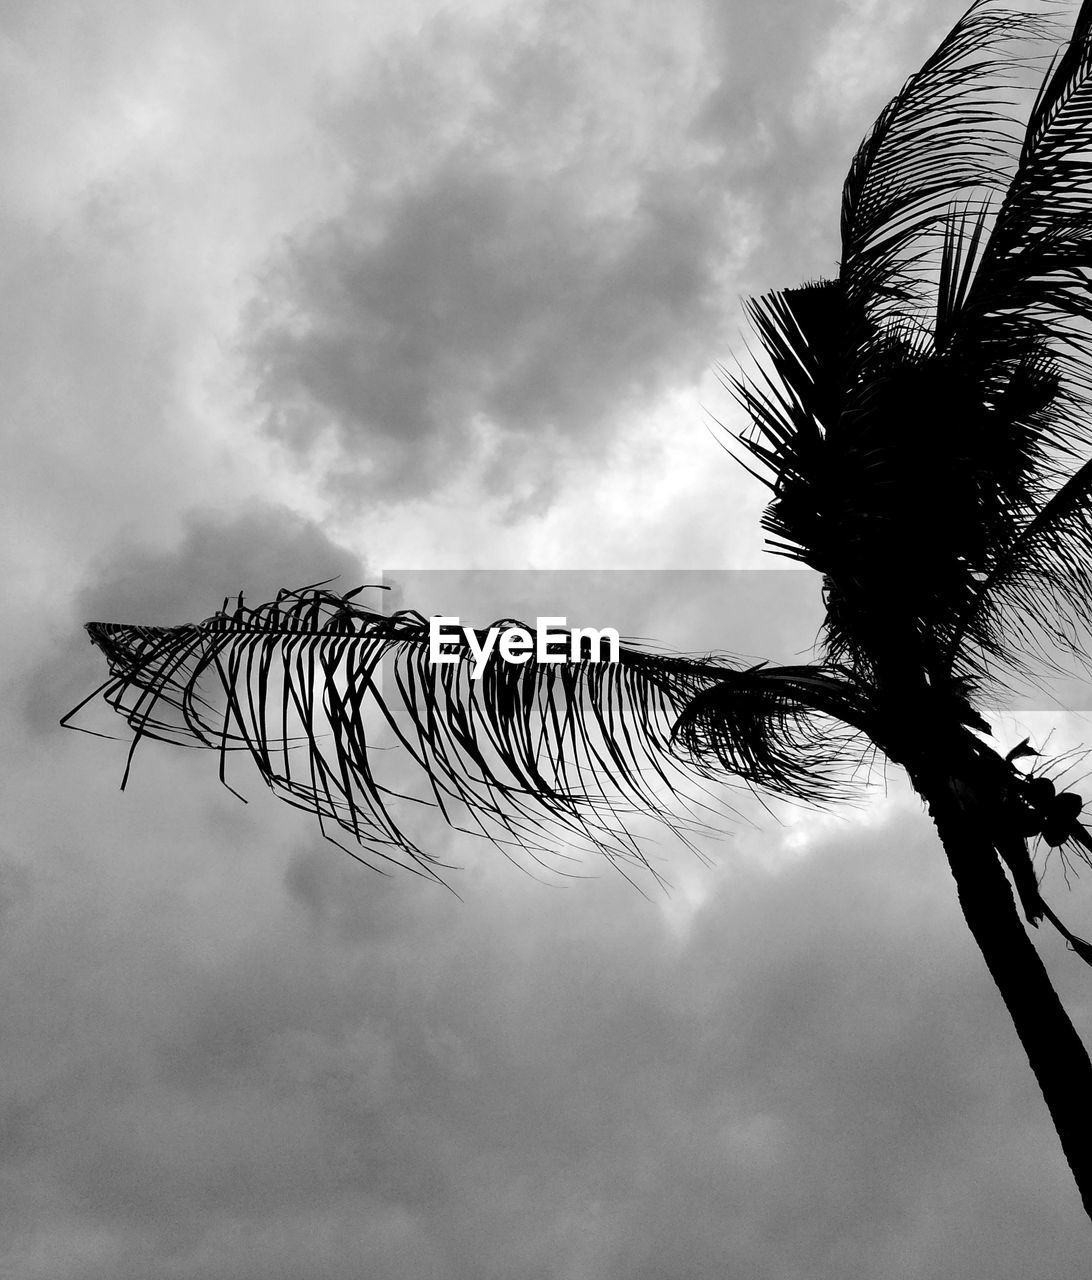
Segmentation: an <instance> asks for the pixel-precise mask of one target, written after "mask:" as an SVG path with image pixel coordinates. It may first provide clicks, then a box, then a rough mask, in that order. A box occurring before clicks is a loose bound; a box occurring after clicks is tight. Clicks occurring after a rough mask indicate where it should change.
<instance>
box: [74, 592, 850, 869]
mask: <svg viewBox="0 0 1092 1280" xmlns="http://www.w3.org/2000/svg"><path fill="white" fill-rule="evenodd" d="M356 594H357V593H355V592H353V593H350V594H349V595H347V596H338V595H335V594H333V593H331V592H329V591H326V590H324V589H322V588H321V587H312V588H305V589H303V590H300V591H291V592H289V591H282V592H281V593H280V594H279V595H278V597H277V599H276V600H274V601H272V602H269V603H267V604H263V605H259V606H257V607H255V608H250V607H247V606H246V605H245V604H244V603H243V600H242V597H240V598H239V601H238V604H237V606H236V607H235V608H234V609H233V610H229V608H228V606H227V603H226V602H225V607H224V609H223V610H221V611H220V612H218V613H216V614H215V615H213V616H212V617H210V618H208V619H207V620H206V621H204V622H202V623H199V624H196V625H190V626H181V627H139V626H128V625H118V624H105V623H92V624H89V626H88V628H87V629H88V632H89V634H90V637H91V639H92V641H93V642H94V643H95V644H96V645H97V646H98V647H99V648H100V649H101V650H102V652H103V653H104V654H105V656H106V658H107V660H108V662H109V666H110V672H111V675H110V679H109V680H108V681H107V682H106V683H105V684H103V685H102V686H101V687H100V688H99V689H98V690H96V691H95V692H94V693H93V694H92V695H90V697H89V698H88V699H85V700H84V702H83V703H81V704H80V707H77V708H75V709H74V710H73V712H70V713H69V715H68V716H66V717H65V721H64V722H62V723H65V722H68V721H70V720H71V719H72V717H73V716H74V715H75V714H76V712H77V711H79V710H80V708H82V707H83V706H85V705H86V704H87V703H88V702H89V701H91V699H92V698H95V697H96V696H99V695H101V696H102V697H103V698H104V699H105V701H106V703H107V704H108V705H109V706H111V707H112V708H113V709H114V710H115V711H117V712H119V713H120V714H121V715H122V716H124V718H125V719H126V721H127V722H128V724H129V726H130V727H131V728H132V730H133V731H134V737H133V740H132V745H131V747H130V757H129V759H130V762H131V760H132V753H133V751H134V750H135V748H136V746H137V744H138V743H139V742H140V740H141V739H143V738H152V739H159V740H163V741H167V742H173V743H178V744H182V745H188V746H197V747H205V748H211V749H212V750H214V751H216V752H217V753H218V755H219V758H220V776H221V780H223V781H224V782H225V783H226V782H227V778H226V765H227V761H228V759H229V757H230V755H231V753H233V752H237V751H242V752H244V753H246V754H248V755H249V756H250V758H251V759H252V760H253V762H254V764H255V765H256V766H257V769H258V772H259V774H260V775H261V777H262V778H263V779H264V781H265V782H266V783H267V784H268V786H269V787H270V788H272V790H273V791H274V792H275V793H277V794H278V795H280V796H281V797H282V798H284V799H286V800H287V801H288V802H289V803H291V804H293V805H296V806H297V807H300V808H303V809H306V810H309V811H312V812H314V813H316V814H317V815H318V817H319V820H320V823H322V824H324V825H323V830H324V831H325V824H326V823H327V822H331V821H332V822H333V823H335V824H337V825H338V826H340V827H341V828H343V829H344V830H345V831H347V832H349V833H350V834H351V835H352V836H353V837H354V838H355V840H356V841H358V842H359V843H360V844H361V845H363V846H365V847H366V848H367V849H368V850H371V851H372V852H374V853H376V854H377V855H378V856H379V857H380V858H385V859H387V860H390V861H394V862H398V863H400V864H401V865H404V866H410V867H411V868H413V869H415V870H417V871H420V872H422V873H424V874H435V871H434V870H433V868H434V867H435V866H437V865H443V864H441V863H439V861H438V859H437V858H435V857H434V856H432V855H430V854H429V853H427V852H425V851H424V850H423V849H422V848H421V847H420V845H419V843H418V842H417V841H415V840H414V839H413V838H411V836H410V835H409V834H408V833H407V831H406V829H405V827H404V825H403V819H402V817H401V816H400V810H401V809H404V808H405V806H406V804H411V805H412V804H413V803H421V802H424V803H426V804H430V805H434V806H436V807H438V808H439V810H440V812H441V813H442V815H443V816H444V818H445V819H446V820H447V821H448V822H449V823H450V824H451V825H453V826H456V827H458V828H459V829H460V830H469V831H471V832H473V833H474V834H479V835H486V836H488V837H489V838H491V839H493V840H494V841H496V842H497V843H500V844H501V845H502V846H507V845H517V846H520V847H522V848H524V849H527V850H532V851H534V850H541V849H543V848H544V847H546V846H545V845H544V844H543V836H544V834H545V833H549V834H550V835H551V836H552V837H553V838H554V842H555V843H556V842H557V840H562V841H564V840H570V841H571V840H573V839H581V840H590V842H591V843H592V844H593V845H594V846H595V847H596V848H598V849H599V850H601V851H602V852H605V853H607V854H608V855H609V856H611V857H612V858H614V859H616V860H623V861H624V860H627V859H628V860H634V859H636V860H639V861H640V860H643V859H642V855H641V854H640V852H639V849H638V846H637V843H636V841H635V839H634V837H633V836H632V834H631V833H630V831H629V828H628V827H627V818H629V817H631V816H633V815H634V814H636V813H645V814H652V815H653V816H655V817H658V818H659V819H660V820H661V821H663V822H666V823H667V824H668V825H669V826H673V827H675V828H676V829H679V830H681V826H680V823H679V821H678V817H677V809H674V808H672V807H671V802H673V801H674V800H675V799H676V798H677V795H678V792H679V790H680V788H681V787H682V785H683V782H684V780H689V781H691V782H693V781H694V780H695V779H696V780H698V781H699V782H701V781H703V780H705V779H708V778H710V777H711V776H713V775H714V774H715V773H719V770H720V768H721V767H722V766H725V765H727V766H728V767H729V768H731V769H732V771H733V772H734V773H735V774H736V775H737V776H738V777H739V778H741V779H743V780H744V781H746V782H748V783H751V784H754V785H761V786H764V787H768V788H770V789H772V790H774V791H776V792H778V793H779V794H782V795H786V796H789V797H793V798H797V799H808V800H813V801H814V800H823V799H831V798H835V797H837V796H840V795H841V794H842V791H841V782H840V772H839V769H840V765H841V764H842V762H843V761H844V760H845V759H846V758H847V757H846V749H847V747H848V745H849V738H848V735H843V736H842V737H839V736H838V735H837V734H832V732H831V729H830V717H832V716H839V715H841V716H842V717H843V718H847V717H848V718H850V719H858V720H859V719H860V717H861V715H862V714H863V712H862V709H861V707H859V706H857V705H856V704H857V702H858V701H859V699H857V698H856V695H855V694H854V691H853V690H852V688H851V686H850V685H849V683H848V682H847V681H846V680H844V679H842V678H840V677H838V676H837V675H836V674H833V673H826V672H824V671H823V670H822V669H818V668H817V669H814V670H811V669H808V668H798V667H794V668H786V669H779V668H772V669H771V668H751V669H743V670H739V669H736V668H735V667H733V666H732V665H731V664H730V663H729V662H728V661H727V660H726V659H723V658H715V657H707V658H700V659H699V658H692V657H686V656H681V655H672V654H666V653H660V652H655V651H651V650H648V649H642V648H639V647H637V646H634V645H630V644H623V645H621V646H620V647H619V653H618V661H617V662H595V661H591V660H590V658H588V659H584V660H581V661H565V662H560V663H554V662H543V661H538V660H537V659H536V660H530V661H527V662H525V663H523V664H517V663H514V662H511V661H506V660H504V659H503V658H502V657H501V656H500V652H499V644H498V646H497V648H495V649H494V650H493V652H492V655H491V656H490V658H489V659H488V661H486V662H485V663H484V665H483V669H482V671H481V673H480V678H478V679H474V678H473V675H472V671H473V668H474V665H475V662H474V655H473V653H472V650H471V648H470V646H469V643H468V641H467V640H465V639H461V640H460V641H459V642H457V643H456V644H455V645H454V646H453V652H452V656H453V657H454V658H455V661H454V662H453V663H450V664H443V665H437V664H434V663H433V662H432V660H431V658H430V654H429V639H430V627H429V620H428V619H426V618H425V617H423V616H422V615H421V614H419V613H416V612H412V611H400V612H397V613H394V614H391V615H389V616H388V615H384V614H381V613H378V612H375V611H373V610H370V609H368V608H365V607H363V606H362V605H360V604H358V603H356V602H355V601H354V598H353V597H354V596H355V595H356ZM520 625H522V624H519V623H518V622H516V621H514V620H511V619H506V620H504V621H502V622H500V623H497V624H495V629H496V630H497V631H498V632H500V633H503V632H504V631H506V630H510V629H512V628H514V627H517V626H520ZM478 638H479V642H480V641H481V640H482V639H483V638H484V633H479V634H478ZM390 747H395V748H397V749H398V751H397V752H396V754H397V755H398V756H399V757H400V760H401V763H400V764H396V765H395V767H394V768H393V770H392V769H391V768H389V767H388V766H389V764H390V757H389V754H388V748H390ZM407 764H412V765H415V766H416V771H417V774H418V777H419V778H420V779H421V780H422V781H423V786H422V787H419V788H418V789H417V790H416V791H406V790H404V786H405V783H404V778H405V774H406V769H405V767H404V766H405V765H407ZM392 774H393V776H391V775H392ZM127 777H128V765H127V767H126V776H125V778H124V779H123V783H122V785H123V786H124V785H125V781H126V780H127Z"/></svg>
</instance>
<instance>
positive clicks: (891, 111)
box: [730, 0, 1092, 681]
mask: <svg viewBox="0 0 1092 1280" xmlns="http://www.w3.org/2000/svg"><path fill="white" fill-rule="evenodd" d="M1090 27H1092V0H1086V3H1085V4H1083V5H1082V7H1081V10H1080V14H1079V16H1078V18H1077V22H1076V26H1075V28H1074V32H1073V36H1072V39H1071V41H1070V42H1069V44H1068V45H1067V46H1066V47H1065V48H1064V50H1063V51H1062V52H1061V53H1060V54H1059V55H1058V56H1057V57H1056V58H1055V59H1054V60H1053V62H1052V63H1051V64H1050V66H1049V69H1048V71H1047V74H1046V76H1045V78H1044V79H1043V81H1042V86H1041V89H1040V91H1039V94H1038V97H1037V98H1036V99H1035V101H1034V104H1033V105H1032V107H1031V110H1030V114H1029V115H1028V118H1027V121H1026V123H1025V124H1023V125H1022V126H1021V127H1020V128H1014V123H1015V124H1019V121H1018V120H1016V118H1015V116H1014V110H1015V103H1016V98H1015V97H1014V96H1013V93H1012V92H1010V90H1011V89H1013V88H1015V87H1016V80H1017V74H1016V73H1017V72H1018V71H1019V70H1020V69H1022V68H1023V69H1026V68H1027V66H1028V65H1029V63H1028V61H1027V60H1026V59H1023V55H1024V53H1025V52H1026V43H1027V41H1028V40H1029V39H1031V38H1033V37H1034V38H1042V36H1043V27H1042V25H1041V23H1039V22H1038V21H1037V20H1035V19H1033V18H1031V17H1029V16H1028V15H1027V14H1021V13H1017V12H1014V11H1012V10H1007V9H1003V8H1000V7H998V6H996V5H993V4H990V3H986V2H980V3H977V4H975V5H973V6H972V7H971V8H970V10H968V12H967V13H966V14H965V15H964V16H963V18H962V19H961V20H960V22H959V23H957V25H956V26H955V28H954V29H953V30H952V32H951V33H949V35H948V37H947V39H946V40H945V41H944V42H943V43H942V44H941V46H940V48H939V49H938V50H937V52H936V54H934V56H933V57H932V58H931V59H930V60H929V61H928V62H927V63H926V64H925V66H924V67H923V68H922V70H921V71H920V72H919V73H918V74H917V75H915V76H913V77H911V79H910V80H909V81H908V82H907V84H906V85H905V86H904V88H903V89H902V91H901V92H900V93H899V94H898V95H896V97H895V98H894V99H893V100H892V102H891V103H890V104H889V106H888V107H887V108H886V109H885V110H884V112H883V113H882V114H881V116H880V118H879V120H878V121H877V123H876V125H875V127H874V128H873V130H872V131H871V132H870V134H869V135H868V137H867V138H866V139H865V141H864V142H863V143H862V145H861V147H860V149H859V151H858V153H857V156H856V157H855V159H854V162H853V165H852V168H851V169H850V173H849V176H848V178H847V180H846V185H845V191H844V194H843V209H842V261H841V269H840V272H839V275H838V277H837V279H834V280H826V281H820V282H818V283H815V284H812V285H807V286H804V287H803V288H800V289H788V290H784V291H780V292H776V293H773V294H770V295H768V296H767V297H764V298H762V299H760V300H758V301H757V302H754V303H752V304H751V315H752V319H753V322H754V324H755V327H756V330H757V332H758V336H759V338H760V341H761V346H762V349H763V352H764V359H765V367H764V368H762V369H761V371H760V372H759V373H758V374H757V375H756V376H754V377H752V378H750V379H745V378H742V377H733V378H731V379H730V383H731V386H732V388H733V390H734V392H735V394H736V395H737V397H738V399H739V400H740V401H741V403H742V404H743V406H744V407H745V409H746V410H747V411H748V414H749V416H750V418H751V422H752V425H751V428H750V429H749V431H747V432H745V433H744V435H743V437H741V442H742V443H743V444H744V446H745V447H746V449H747V450H748V451H749V452H750V454H751V455H752V457H754V458H755V459H756V460H757V462H758V463H759V464H760V474H761V475H762V478H763V479H765V481H766V483H768V484H769V485H770V487H771V489H772V490H773V500H772V501H771V503H770V505H769V508H768V510H767V512H766V515H765V519H764V526H765V528H766V530H767V532H768V533H769V534H770V537H771V541H772V545H773V547H774V549H775V550H776V551H779V552H780V553H781V554H785V555H789V556H791V557H793V558H795V559H799V560H802V561H804V562H806V563H808V564H810V565H812V566H813V567H814V568H816V569H818V570H819V571H820V572H821V573H823V574H824V576H825V577H826V580H827V583H826V585H827V594H828V604H829V607H830V613H829V617H828V626H827V642H828V655H829V657H830V659H831V660H832V661H835V662H841V663H847V664H849V665H850V666H852V667H853V668H854V669H855V670H856V671H857V672H858V673H859V674H861V675H862V676H863V675H865V673H866V672H870V671H873V670H874V668H875V667H876V666H877V665H882V662H883V657H882V655H883V651H884V650H885V648H888V647H890V648H894V647H895V644H896V641H895V637H896V635H901V636H902V637H903V640H902V646H903V647H902V655H903V657H904V658H906V657H910V658H913V659H916V660H917V661H918V662H919V663H920V665H921V666H922V668H923V669H925V670H927V671H928V672H929V674H930V677H931V679H933V680H934V681H940V680H942V679H944V678H945V677H946V676H949V675H952V674H961V675H964V676H982V675H983V674H985V673H986V672H988V671H990V670H993V671H996V668H997V666H998V664H1006V663H1009V664H1014V663H1018V661H1019V659H1020V656H1021V654H1022V652H1023V651H1024V650H1025V649H1026V648H1027V643H1028V638H1029V632H1030V631H1034V630H1036V629H1037V628H1038V627H1039V625H1040V622H1041V620H1042V619H1051V620H1053V619H1056V620H1057V622H1056V623H1054V622H1053V621H1052V622H1051V623H1050V624H1048V625H1049V626H1050V627H1052V628H1053V634H1052V635H1050V636H1048V637H1047V643H1048V646H1049V644H1050V643H1060V644H1062V645H1063V646H1065V647H1069V648H1073V649H1076V650H1078V651H1079V650H1080V648H1081V647H1082V643H1083V638H1082V637H1080V632H1081V630H1082V629H1083V628H1084V627H1086V626H1088V625H1089V624H1090V623H1092V603H1090V602H1092V572H1090V565H1092V518H1090V514H1089V512H1090V501H1089V499H1090V494H1092V464H1089V463H1084V465H1081V464H1082V462H1083V460H1084V459H1086V458H1088V457H1089V455H1090V453H1092V348H1090V345H1089V343H1090V334H1092V328H1090V326H1089V321H1090V320H1092V291H1090V290H1089V279H1090V278H1092V276H1090V273H1092V41H1090ZM1021 132H1022V135H1023V140H1022V142H1021V141H1020V135H1021ZM881 617H886V618H887V619H889V622H888V623H887V624H881V623H880V622H879V619H880V618H881ZM870 619H871V622H870ZM862 624H863V625H862Z"/></svg>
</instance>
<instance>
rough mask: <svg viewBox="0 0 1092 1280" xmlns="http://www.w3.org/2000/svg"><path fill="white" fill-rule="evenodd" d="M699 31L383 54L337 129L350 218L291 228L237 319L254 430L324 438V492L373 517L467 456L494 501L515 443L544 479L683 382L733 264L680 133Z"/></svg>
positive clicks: (707, 183) (524, 30)
mask: <svg viewBox="0 0 1092 1280" xmlns="http://www.w3.org/2000/svg"><path fill="white" fill-rule="evenodd" d="M629 19H633V25H632V26H629V25H627V23H628V21H629ZM694 24H695V12H692V11H691V10H689V9H686V8H684V9H682V10H681V11H673V12H672V14H671V18H670V21H668V20H667V17H666V15H663V14H661V15H659V16H652V17H650V16H649V15H648V14H647V13H644V12H642V13H641V14H640V16H638V10H637V9H636V8H634V7H631V6H626V5H622V6H618V7H617V8H616V9H615V10H612V11H611V13H610V14H609V15H608V16H606V17H604V15H603V14H601V13H597V12H594V11H586V10H585V9H583V8H582V7H579V8H578V7H576V6H571V5H551V6H549V7H541V8H535V9H533V10H521V11H518V13H513V12H512V11H507V10H506V11H504V12H503V13H502V14H501V15H500V16H499V17H498V18H496V19H492V20H490V21H489V22H482V21H481V20H477V21H468V22H463V21H458V20H456V19H454V18H452V17H450V16H445V17H443V18H437V19H436V20H434V21H433V22H432V23H430V24H429V25H428V26H427V27H426V28H425V29H424V30H423V31H422V32H421V34H420V35H419V36H418V37H416V38H415V39H414V41H413V42H412V43H405V44H397V45H395V46H394V47H392V48H391V49H389V50H386V51H385V56H384V60H383V62H382V63H381V64H379V66H378V67H377V69H376V73H375V74H374V75H373V76H372V77H370V81H371V86H370V91H367V92H365V93H364V94H363V95H361V97H360V98H359V99H357V100H354V101H351V102H347V103H343V104H340V105H339V108H338V110H337V112H336V113H333V114H332V117H331V124H330V130H331V137H332V138H333V139H334V141H335V142H336V143H337V144H338V145H339V146H340V147H341V148H342V149H343V155H344V159H345V163H346V165H348V166H350V167H351V172H352V185H351V188H350V192H349V196H348V202H347V207H346V209H345V211H344V213H342V214H339V215H337V216H336V217H334V218H332V219H329V220H327V221H326V222H324V223H322V224H321V225H319V226H317V227H314V228H312V229H302V230H301V231H300V232H299V233H297V234H296V235H295V236H294V237H293V238H292V241H291V243H290V246H289V247H288V249H287V251H286V252H285V254H284V255H283V257H282V258H281V259H280V261H279V262H277V263H275V265H274V266H273V267H272V268H271V271H270V278H269V281H268V286H267V290H266V293H265V295H264V297H263V299H262V300H261V303H260V304H258V305H257V306H256V307H255V311H254V315H253V321H254V325H255V331H254V333H253V334H252V335H250V337H249V339H248V342H249V345H250V347H251V349H252V353H253V358H254V360H255V363H256V366H257V368H258V369H259V371H260V388H261V392H260V394H261V396H262V398H263V400H264V401H265V403H266V405H267V407H268V419H267V425H268V427H269V429H270V430H271V431H272V432H273V433H274V434H275V435H276V436H277V437H278V438H280V439H283V440H287V441H289V442H290V443H292V444H293V445H294V446H295V447H296V448H297V449H299V450H300V451H302V452H307V451H309V450H310V449H312V448H313V447H314V446H315V444H316V442H323V443H324V445H328V444H330V443H331V438H332V443H333V445H334V446H335V448H334V456H333V460H332V461H331V462H330V464H329V475H330V479H331V482H332V483H334V484H335V486H336V487H337V488H338V489H339V490H340V491H342V492H346V491H349V490H350V489H351V491H352V492H354V493H358V492H360V491H361V490H365V491H367V492H369V493H370V494H373V495H376V496H378V497H379V498H381V499H383V500H388V501H389V500H390V499H391V498H392V497H397V496H401V495H405V494H418V493H421V492H427V491H429V490H430V489H432V488H434V487H436V486H437V485H439V484H440V483H441V482H442V481H443V480H444V479H445V478H447V477H450V476H451V475H452V474H458V473H459V472H460V470H462V469H463V468H465V467H468V466H475V465H476V466H479V467H480V466H482V465H484V466H485V467H486V472H485V476H486V480H487V483H488V485H489V487H490V488H491V489H494V490H496V489H503V487H504V486H505V485H506V484H508V483H510V471H511V470H512V469H513V468H514V467H515V466H516V465H517V462H516V460H517V458H523V459H526V458H527V457H528V456H529V455H530V454H531V453H532V452H533V455H534V463H533V466H534V469H535V471H536V473H537V475H538V476H539V477H540V479H541V482H542V483H543V484H545V485H546V486H547V488H548V487H549V485H550V483H551V482H552V480H553V478H555V477H556V476H557V475H558V474H559V473H563V471H564V468H565V466H566V464H567V463H568V462H570V461H571V460H572V459H574V458H575V459H578V460H579V461H580V463H581V464H583V465H587V464H588V463H589V462H594V461H595V460H596V459H598V458H600V457H602V455H603V453H604V450H605V448H606V447H607V445H608V444H609V441H610V437H611V436H612V434H613V433H614V432H615V431H616V430H618V429H620V427H621V425H622V424H623V423H624V422H625V420H626V418H627V417H629V416H631V415H632V414H633V413H634V412H635V411H637V410H638V409H640V408H642V407H648V406H649V405H651V404H654V403H655V401H656V399H657V397H658V396H659V395H660V394H661V393H662V392H664V391H665V390H666V389H668V388H670V387H671V386H674V385H677V384H679V383H680V382H683V383H685V382H687V381H693V380H694V379H696V378H697V377H698V376H699V375H700V373H701V372H702V371H703V369H704V368H706V367H707V366H708V364H709V363H710V361H711V358H712V355H713V353H714V351H715V349H716V339H717V334H718V330H719V327H720V319H721V314H722V301H723V300H722V296H721V291H720V288H719V281H720V280H721V278H722V273H723V269H724V265H725V261H726V259H729V258H731V257H732V256H733V255H734V253H735V252H736V248H735V246H734V245H733V236H734V228H733V225H732V222H733V219H732V212H731V201H730V200H729V199H726V196H725V193H724V191H723V188H722V187H721V186H720V185H719V184H718V183H717V182H715V181H714V177H715V160H716V155H717V148H716V147H715V146H713V145H711V144H710V143H709V142H704V143H703V144H702V145H701V146H698V145H696V144H695V143H694V141H693V139H692V138H691V137H690V136H689V129H690V125H691V122H692V117H693V113H694V111H695V109H696V107H697V105H698V104H699V103H700V101H701V98H702V95H703V94H704V92H706V87H705V82H706V80H707V79H708V78H709V71H708V69H707V68H706V67H705V66H704V63H703V61H702V59H701V56H700V50H699V49H696V48H695V47H692V46H693V45H694V41H692V40H688V38H687V37H688V36H690V35H691V33H692V28H693V27H694ZM403 108H404V109H405V110H406V111H407V112H408V114H409V123H406V122H405V121H403V120H402V116H401V112H402V110H403ZM375 121H378V122H379V123H375ZM394 128H401V129H402V130H404V131H405V132H407V133H408V132H410V131H411V130H412V132H413V141H412V143H411V144H409V145H407V146H406V147H405V150H404V151H399V152H398V153H397V161H398V162H400V164H401V168H398V166H397V164H396V163H395V161H394V159H393V158H392V159H391V162H390V167H387V164H386V162H387V161H388V157H389V154H390V151H391V150H392V147H391V143H390V140H389V138H387V137H386V135H385V132H384V130H391V129H394ZM403 145H405V144H403ZM407 159H408V163H407ZM392 169H393V172H392ZM324 433H326V435H324ZM490 464H492V469H491V470H490V469H489V466H490ZM524 465H526V463H524Z"/></svg>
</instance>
